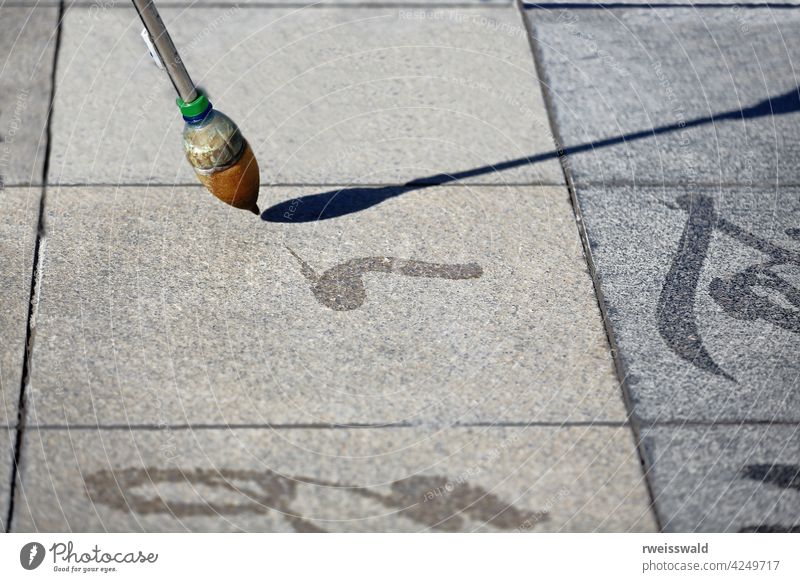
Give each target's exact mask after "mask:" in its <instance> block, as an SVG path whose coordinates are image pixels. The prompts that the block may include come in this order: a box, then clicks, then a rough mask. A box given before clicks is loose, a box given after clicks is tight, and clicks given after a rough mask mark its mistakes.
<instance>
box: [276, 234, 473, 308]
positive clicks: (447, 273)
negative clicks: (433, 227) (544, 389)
mask: <svg viewBox="0 0 800 582" xmlns="http://www.w3.org/2000/svg"><path fill="white" fill-rule="evenodd" d="M286 249H287V250H288V251H289V252H290V253H291V254H292V256H293V257H294V258H295V259H297V261H298V262H299V263H300V272H301V273H302V274H303V276H304V277H305V278H306V279H307V280H308V282H309V283H311V292H312V293H313V294H314V297H316V299H317V301H319V303H320V304H322V305H324V306H325V307H328V308H330V309H333V310H335V311H350V310H353V309H358V308H359V307H361V306H362V305H364V302H365V301H366V300H367V290H366V288H365V286H364V275H366V274H367V273H385V274H392V275H402V276H405V277H422V278H432V279H448V280H451V281H458V280H466V279H477V278H479V277H481V276H482V275H483V268H482V267H481V266H480V265H478V264H477V263H466V264H446V263H429V262H426V261H414V260H407V259H399V258H396V257H361V258H357V259H350V260H349V261H345V262H344V263H339V264H338V265H335V266H333V267H331V268H330V269H328V270H327V271H325V272H324V273H322V274H318V273H317V272H316V271H315V270H314V269H313V268H311V266H310V265H309V264H308V263H307V262H306V261H304V260H303V259H302V258H301V257H300V256H299V255H298V254H297V253H296V252H294V250H292V249H291V248H289V247H286Z"/></svg>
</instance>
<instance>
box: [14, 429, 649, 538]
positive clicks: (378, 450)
mask: <svg viewBox="0 0 800 582" xmlns="http://www.w3.org/2000/svg"><path fill="white" fill-rule="evenodd" d="M26 438H27V439H28V440H27V441H26V446H25V453H24V454H25V460H24V463H23V468H22V475H21V479H22V484H23V486H22V487H21V489H20V490H21V491H24V496H22V498H21V501H20V503H18V504H15V505H16V508H17V510H16V512H15V517H14V522H13V523H14V531H70V530H71V531H76V532H77V531H104V530H108V531H186V530H190V531H241V530H244V531H310V530H314V529H323V530H328V531H515V530H521V531H534V532H535V531H610V530H613V531H652V530H653V528H654V527H655V526H654V522H653V517H652V514H651V512H650V509H649V499H648V496H647V492H646V488H645V486H644V483H643V480H642V474H641V468H640V464H639V461H638V457H637V454H636V452H635V450H634V444H633V439H632V438H631V434H630V431H629V429H628V428H627V427H619V428H587V427H573V428H568V429H558V428H541V427H540V428H506V429H498V428H461V429H449V430H445V431H441V432H437V431H430V430H421V429H347V430H265V429H252V430H242V429H239V430H200V431H128V430H114V431H96V430H88V431H83V430H76V431H75V430H74V431H69V432H67V431H62V430H47V431H37V430H30V431H28V432H27V433H26ZM405 443H410V444H405Z"/></svg>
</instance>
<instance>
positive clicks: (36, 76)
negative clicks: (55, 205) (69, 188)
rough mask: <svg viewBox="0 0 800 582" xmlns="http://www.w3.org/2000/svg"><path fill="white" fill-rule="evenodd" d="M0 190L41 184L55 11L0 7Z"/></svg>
mask: <svg viewBox="0 0 800 582" xmlns="http://www.w3.org/2000/svg"><path fill="white" fill-rule="evenodd" d="M0 21H2V23H3V34H2V35H0V188H2V187H3V186H9V185H27V184H41V183H42V171H43V165H44V152H45V148H46V145H47V134H46V125H47V109H48V104H49V101H50V80H51V75H52V70H53V49H54V46H55V31H56V23H57V22H58V11H57V10H56V9H55V8H41V9H39V8H29V7H21V6H20V7H8V6H0Z"/></svg>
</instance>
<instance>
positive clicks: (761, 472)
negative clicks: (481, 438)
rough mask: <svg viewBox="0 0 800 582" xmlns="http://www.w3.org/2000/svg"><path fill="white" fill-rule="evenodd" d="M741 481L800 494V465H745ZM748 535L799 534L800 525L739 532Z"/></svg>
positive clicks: (774, 526)
mask: <svg viewBox="0 0 800 582" xmlns="http://www.w3.org/2000/svg"><path fill="white" fill-rule="evenodd" d="M742 478H743V479H752V480H753V481H759V482H761V483H766V484H767V485H770V486H773V487H778V488H780V489H789V490H791V489H794V490H795V491H798V492H800V465H789V464H779V463H772V464H766V463H765V464H760V465H747V466H746V467H744V469H743V470H742ZM739 531H740V532H748V533H781V532H782V533H800V523H795V524H792V525H781V524H760V525H752V526H747V527H744V528H742V529H740V530H739Z"/></svg>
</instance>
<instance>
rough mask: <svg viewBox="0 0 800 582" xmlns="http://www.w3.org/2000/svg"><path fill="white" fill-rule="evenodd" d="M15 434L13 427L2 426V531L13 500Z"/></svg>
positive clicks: (0, 462) (0, 507) (0, 481)
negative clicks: (12, 477)
mask: <svg viewBox="0 0 800 582" xmlns="http://www.w3.org/2000/svg"><path fill="white" fill-rule="evenodd" d="M14 436H15V433H14V431H13V430H11V429H7V428H0V532H4V531H6V520H7V518H8V506H9V502H10V500H11V489H10V485H11V471H12V467H13V464H14Z"/></svg>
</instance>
